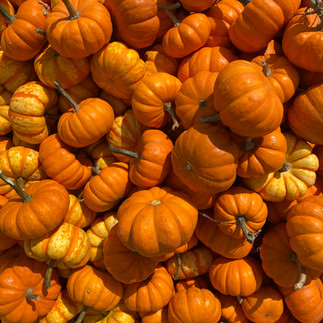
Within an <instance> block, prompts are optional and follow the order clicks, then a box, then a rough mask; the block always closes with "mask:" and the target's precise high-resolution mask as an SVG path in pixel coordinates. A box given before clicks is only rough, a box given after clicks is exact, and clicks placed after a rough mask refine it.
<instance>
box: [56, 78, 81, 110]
mask: <svg viewBox="0 0 323 323" xmlns="http://www.w3.org/2000/svg"><path fill="white" fill-rule="evenodd" d="M53 83H54V85H55V86H56V88H57V90H58V92H59V93H60V94H61V95H62V96H63V97H64V99H65V100H67V102H68V103H69V104H70V105H71V106H72V107H73V111H74V112H76V111H77V110H78V109H79V108H80V106H79V105H78V104H77V103H76V102H75V101H74V100H73V99H72V97H71V96H70V95H69V94H68V93H67V92H66V91H65V90H64V89H63V88H62V86H61V85H60V84H59V82H57V81H54V82H53Z"/></svg>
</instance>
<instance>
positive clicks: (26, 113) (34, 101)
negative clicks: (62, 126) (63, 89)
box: [9, 81, 58, 144]
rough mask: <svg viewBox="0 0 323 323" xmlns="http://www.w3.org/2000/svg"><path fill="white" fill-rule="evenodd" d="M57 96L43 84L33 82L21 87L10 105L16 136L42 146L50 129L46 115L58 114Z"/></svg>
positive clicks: (10, 114) (10, 117)
mask: <svg viewBox="0 0 323 323" xmlns="http://www.w3.org/2000/svg"><path fill="white" fill-rule="evenodd" d="M56 103H57V94H56V91H55V90H54V89H51V88H49V87H47V86H45V85H43V84H42V83H41V82H36V81H31V82H28V83H25V84H24V85H22V86H20V87H19V88H18V89H17V90H16V91H15V92H14V94H13V95H12V97H11V100H10V104H9V119H10V122H11V127H12V130H13V132H14V134H15V135H16V136H17V137H18V138H19V139H21V140H23V141H26V142H27V143H30V144H40V143H41V142H42V141H43V140H44V139H45V138H47V137H48V135H49V132H50V129H49V127H48V124H47V122H46V117H45V114H47V113H48V114H54V115H56V114H57V112H58V109H57V106H56Z"/></svg>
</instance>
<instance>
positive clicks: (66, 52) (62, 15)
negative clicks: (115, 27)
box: [45, 0, 112, 58]
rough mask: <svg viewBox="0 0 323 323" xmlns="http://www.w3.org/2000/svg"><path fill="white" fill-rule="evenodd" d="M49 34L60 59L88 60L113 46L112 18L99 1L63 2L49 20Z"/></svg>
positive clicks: (74, 0) (47, 26) (47, 19)
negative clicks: (89, 57) (99, 51)
mask: <svg viewBox="0 0 323 323" xmlns="http://www.w3.org/2000/svg"><path fill="white" fill-rule="evenodd" d="M45 33H46V36H47V39H48V42H49V43H50V44H51V46H52V47H53V49H54V50H56V51H57V52H58V53H59V54H60V55H62V56H64V57H68V58H84V57H87V56H89V55H91V54H94V53H96V52H97V51H98V50H99V49H101V48H102V47H103V46H104V45H105V44H107V43H108V42H109V40H110V38H111V35H112V22H111V16H110V13H109V11H108V10H107V8H106V7H105V6H104V5H103V4H101V3H99V2H98V1H96V0H86V1H80V0H62V1H60V2H59V3H58V4H57V5H56V6H54V7H53V8H52V11H51V12H50V13H49V14H48V16H47V17H46V22H45ZM71 39H73V41H71Z"/></svg>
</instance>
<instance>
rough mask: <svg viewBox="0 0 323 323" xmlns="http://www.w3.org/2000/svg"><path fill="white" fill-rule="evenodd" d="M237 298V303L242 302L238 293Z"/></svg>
mask: <svg viewBox="0 0 323 323" xmlns="http://www.w3.org/2000/svg"><path fill="white" fill-rule="evenodd" d="M237 300H238V303H239V304H241V303H242V301H243V298H242V297H241V296H240V295H238V296H237Z"/></svg>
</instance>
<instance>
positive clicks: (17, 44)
mask: <svg viewBox="0 0 323 323" xmlns="http://www.w3.org/2000/svg"><path fill="white" fill-rule="evenodd" d="M43 10H44V11H46V12H48V11H47V10H45V9H43V5H42V4H41V3H39V2H38V1H35V0H28V1H25V2H24V3H22V4H21V6H19V8H18V10H17V12H16V15H15V17H16V18H15V20H14V21H13V23H11V24H9V25H8V27H7V28H6V29H5V30H4V31H3V32H2V35H1V48H2V50H3V51H4V53H5V54H6V55H7V56H9V57H10V58H12V59H14V60H17V61H28V60H30V59H32V58H33V57H34V56H36V54H37V53H38V52H39V51H40V50H41V49H42V47H43V45H44V44H45V43H46V38H45V37H44V36H43V35H40V34H38V33H36V31H35V29H36V28H39V29H41V30H44V28H45V20H46V16H45V15H44V12H43Z"/></svg>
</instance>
